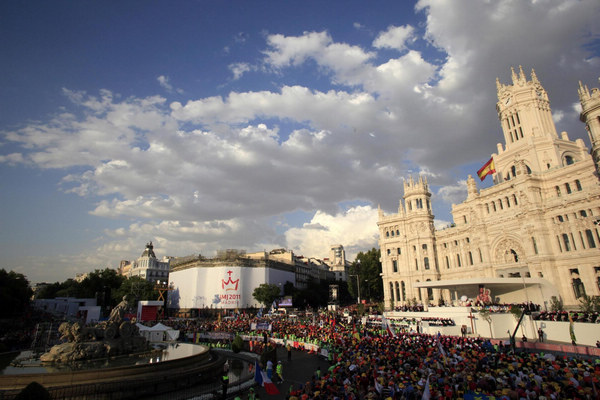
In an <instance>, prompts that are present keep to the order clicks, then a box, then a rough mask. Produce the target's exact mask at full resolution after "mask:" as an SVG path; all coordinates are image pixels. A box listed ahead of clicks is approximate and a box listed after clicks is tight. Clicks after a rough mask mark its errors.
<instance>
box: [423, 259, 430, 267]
mask: <svg viewBox="0 0 600 400" xmlns="http://www.w3.org/2000/svg"><path fill="white" fill-rule="evenodd" d="M423 265H425V269H429V257H425V258H423Z"/></svg>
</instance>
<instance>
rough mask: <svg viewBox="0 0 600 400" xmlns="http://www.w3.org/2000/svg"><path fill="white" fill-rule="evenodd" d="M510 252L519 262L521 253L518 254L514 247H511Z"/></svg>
mask: <svg viewBox="0 0 600 400" xmlns="http://www.w3.org/2000/svg"><path fill="white" fill-rule="evenodd" d="M510 253H511V254H512V255H513V259H514V260H515V262H519V255H518V254H517V252H516V251H514V250H513V249H510Z"/></svg>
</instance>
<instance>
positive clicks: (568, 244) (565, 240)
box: [562, 233, 571, 251]
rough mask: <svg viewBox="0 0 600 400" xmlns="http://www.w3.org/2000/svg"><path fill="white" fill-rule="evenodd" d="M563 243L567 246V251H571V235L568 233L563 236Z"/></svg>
mask: <svg viewBox="0 0 600 400" xmlns="http://www.w3.org/2000/svg"><path fill="white" fill-rule="evenodd" d="M562 238H563V242H564V244H565V251H571V243H570V242H569V235H567V234H566V233H563V234H562Z"/></svg>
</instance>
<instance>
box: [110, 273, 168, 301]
mask: <svg viewBox="0 0 600 400" xmlns="http://www.w3.org/2000/svg"><path fill="white" fill-rule="evenodd" d="M113 295H114V297H115V299H122V298H123V296H127V299H128V300H129V301H130V302H131V303H132V304H137V302H138V301H140V300H156V299H158V291H157V290H155V288H154V284H153V283H152V282H150V281H148V280H146V279H144V278H142V277H139V276H132V277H130V278H127V279H124V280H123V283H121V286H119V288H118V289H116V290H115V291H114V292H113Z"/></svg>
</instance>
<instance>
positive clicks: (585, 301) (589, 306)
mask: <svg viewBox="0 0 600 400" xmlns="http://www.w3.org/2000/svg"><path fill="white" fill-rule="evenodd" d="M579 305H580V307H581V311H583V312H586V313H591V312H594V311H600V296H588V295H587V294H584V295H583V296H581V297H580V298H579Z"/></svg>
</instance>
